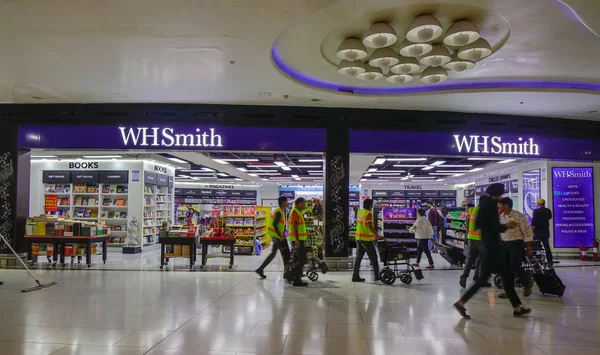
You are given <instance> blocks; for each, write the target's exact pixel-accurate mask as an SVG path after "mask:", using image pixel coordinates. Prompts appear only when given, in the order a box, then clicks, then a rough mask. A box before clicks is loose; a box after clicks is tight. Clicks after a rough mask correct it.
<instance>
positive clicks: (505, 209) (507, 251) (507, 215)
mask: <svg viewBox="0 0 600 355" xmlns="http://www.w3.org/2000/svg"><path fill="white" fill-rule="evenodd" d="M500 208H501V209H502V215H501V216H500V223H502V224H508V223H509V222H512V221H514V222H516V223H517V226H516V227H515V228H514V229H510V230H507V231H506V232H504V233H502V235H501V238H502V246H503V247H504V259H505V263H506V265H507V266H508V267H509V268H510V270H512V275H517V277H518V278H519V280H520V281H521V284H522V285H523V296H525V297H529V296H530V295H531V287H532V286H533V285H532V280H531V279H530V278H529V276H528V275H527V273H526V272H525V270H523V251H524V249H525V247H527V256H528V257H529V258H531V242H532V241H533V232H532V231H531V227H529V223H528V221H527V217H525V215H524V214H523V213H521V212H519V211H515V210H513V200H512V199H511V198H510V197H505V198H503V199H502V200H501V201H500ZM513 279H514V276H513ZM503 281H504V280H503ZM513 282H514V280H513ZM498 297H499V298H508V295H507V294H506V293H501V294H500V295H498Z"/></svg>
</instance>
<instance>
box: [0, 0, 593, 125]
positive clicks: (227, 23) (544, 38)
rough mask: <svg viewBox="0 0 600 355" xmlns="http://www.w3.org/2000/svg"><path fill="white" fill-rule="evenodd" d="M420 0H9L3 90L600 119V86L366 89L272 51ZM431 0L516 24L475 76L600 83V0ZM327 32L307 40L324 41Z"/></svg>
mask: <svg viewBox="0 0 600 355" xmlns="http://www.w3.org/2000/svg"><path fill="white" fill-rule="evenodd" d="M417 2H423V0H372V1H362V0H345V1H344V0H302V1H301V0H297V1H289V0H220V1H216V0H215V1H209V0H205V1H200V0H198V1H190V0H144V1H142V0H104V1H96V0H52V1H48V0H0V48H1V49H2V51H1V53H0V102H5V103H42V102H44V103H45V102H51V103H59V102H61V103H81V102H83V103H91V102H101V103H102V102H111V103H113V102H117V103H118V102H159V103H160V102H164V103H167V102H169V103H224V104H251V105H301V106H302V105H305V106H317V105H318V106H328V107H361V108H387V109H402V110H409V109H410V110H445V111H459V112H481V113H505V114H523V115H544V116H557V117H568V118H584V119H600V114H599V113H598V112H595V113H594V112H592V113H588V112H590V111H598V110H600V96H599V95H598V94H600V92H596V94H593V93H590V92H585V93H582V92H576V91H570V92H568V93H565V92H553V91H540V90H539V89H538V90H522V91H515V90H499V91H496V90H486V91H477V92H452V93H430V94H420V95H409V96H404V95H403V96H386V97H382V96H379V97H374V96H356V95H350V94H342V93H335V92H328V91H324V90H318V89H315V88H312V87H309V86H306V85H303V84H300V83H297V82H295V81H294V80H292V79H290V78H288V77H286V76H285V75H283V74H282V73H281V72H280V71H279V70H278V69H277V68H276V67H275V66H274V64H273V62H272V60H271V54H270V50H271V46H272V45H273V43H274V42H275V40H276V39H277V38H278V36H279V35H280V34H281V33H282V32H284V31H285V30H286V29H288V28H290V27H293V26H294V25H295V24H298V23H300V22H303V21H307V19H309V20H310V19H311V18H317V17H323V16H324V15H323V14H330V13H332V12H335V13H336V14H337V17H336V18H334V17H332V19H333V20H332V22H335V21H334V20H339V17H340V16H341V15H343V14H352V13H354V14H357V13H361V12H362V11H367V10H369V11H373V10H374V9H375V10H376V9H385V8H386V7H387V8H389V7H391V6H390V4H393V5H394V6H395V7H397V6H399V4H402V3H406V4H411V3H417ZM428 2H429V3H439V2H451V3H457V4H467V5H473V6H479V7H483V8H486V9H488V10H489V11H491V12H495V13H497V14H499V15H500V16H503V17H504V18H506V20H507V21H508V23H509V24H510V28H511V35H510V38H509V40H508V42H507V43H506V44H505V45H504V47H502V49H501V50H500V51H499V52H497V53H495V54H494V55H492V56H491V57H490V58H488V59H487V60H486V64H485V66H482V68H479V69H478V71H477V72H475V73H474V74H473V75H472V76H471V77H470V78H469V79H470V80H524V79H525V80H548V81H565V82H571V81H575V82H592V83H600V70H598V67H597V63H598V58H600V38H598V37H597V36H596V35H597V34H600V1H597V0H562V2H561V1H559V0H527V1H522V0H502V1H500V0H495V1H493V0H446V1H437V0H429V1H428ZM565 4H568V5H569V6H570V9H569V7H567V6H565ZM340 9H341V10H340ZM332 26H333V24H332ZM315 31H316V30H315ZM318 35H319V33H317V32H315V33H314V36H311V34H310V33H309V34H307V38H306V42H305V43H299V44H298V45H299V46H307V48H308V47H310V46H312V45H314V43H317V44H320V43H321V41H322V40H323V37H319V36H318ZM230 61H233V62H234V63H233V64H230ZM457 80H462V79H457ZM261 93H263V94H261ZM266 93H270V96H269V94H266ZM284 95H289V97H288V98H287V99H286V98H284ZM311 99H320V100H321V101H320V102H314V101H311ZM521 102H522V104H521Z"/></svg>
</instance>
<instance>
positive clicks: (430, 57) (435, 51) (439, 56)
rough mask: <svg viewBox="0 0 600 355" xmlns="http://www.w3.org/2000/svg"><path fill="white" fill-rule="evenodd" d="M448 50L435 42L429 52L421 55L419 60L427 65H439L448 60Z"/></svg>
mask: <svg viewBox="0 0 600 355" xmlns="http://www.w3.org/2000/svg"><path fill="white" fill-rule="evenodd" d="M450 59H451V58H450V52H449V51H448V49H446V47H444V46H442V45H440V44H436V45H434V46H433V48H432V49H431V52H429V53H427V54H425V55H424V56H422V57H421V59H420V60H419V62H420V63H421V64H423V65H427V66H429V67H439V66H441V65H445V64H446V63H448V62H450Z"/></svg>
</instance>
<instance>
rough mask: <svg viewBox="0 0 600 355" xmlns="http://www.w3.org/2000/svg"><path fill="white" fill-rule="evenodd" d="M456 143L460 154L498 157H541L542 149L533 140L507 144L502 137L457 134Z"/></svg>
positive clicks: (520, 140) (521, 139)
mask: <svg viewBox="0 0 600 355" xmlns="http://www.w3.org/2000/svg"><path fill="white" fill-rule="evenodd" d="M453 137H454V142H455V143H456V149H457V150H458V152H459V153H462V152H465V153H483V154H496V155H540V147H539V146H538V145H537V144H535V143H534V141H533V138H527V139H523V138H522V137H519V138H518V139H517V140H516V141H513V142H506V141H505V140H503V139H502V137H500V136H477V135H470V136H464V135H459V134H455V135H454V136H453Z"/></svg>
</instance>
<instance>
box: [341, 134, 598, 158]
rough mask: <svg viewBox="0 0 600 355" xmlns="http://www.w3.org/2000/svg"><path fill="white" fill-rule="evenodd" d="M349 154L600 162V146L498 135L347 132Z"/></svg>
mask: <svg viewBox="0 0 600 355" xmlns="http://www.w3.org/2000/svg"><path fill="white" fill-rule="evenodd" d="M350 151H351V152H352V153H371V154H411V155H446V156H453V155H460V156H472V157H507V158H534V159H540V158H545V159H572V160H596V159H600V142H598V141H591V140H583V139H567V138H548V137H539V136H535V137H533V136H518V135H500V134H460V133H456V132H454V133H450V132H448V133H446V132H407V131H376V130H351V131H350Z"/></svg>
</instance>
